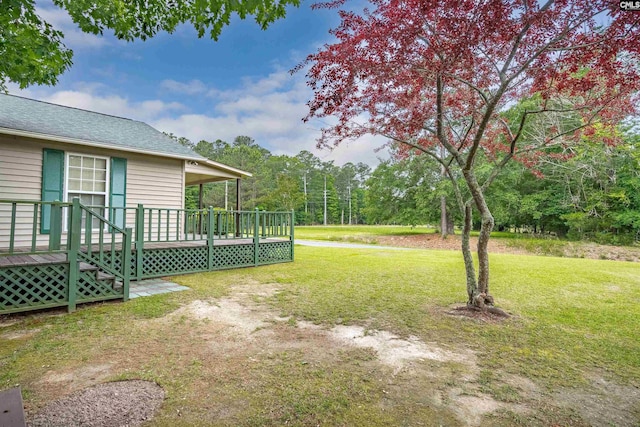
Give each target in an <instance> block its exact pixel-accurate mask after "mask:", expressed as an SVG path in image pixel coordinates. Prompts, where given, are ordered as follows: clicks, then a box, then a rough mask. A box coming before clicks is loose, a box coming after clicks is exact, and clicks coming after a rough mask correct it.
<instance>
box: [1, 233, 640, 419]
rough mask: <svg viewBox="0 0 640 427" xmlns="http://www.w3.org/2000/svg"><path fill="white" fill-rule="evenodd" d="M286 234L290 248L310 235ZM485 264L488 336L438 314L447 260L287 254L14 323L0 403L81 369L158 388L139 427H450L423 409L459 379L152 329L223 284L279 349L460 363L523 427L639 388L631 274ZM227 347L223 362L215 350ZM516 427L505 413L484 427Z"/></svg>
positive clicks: (186, 321)
mask: <svg viewBox="0 0 640 427" xmlns="http://www.w3.org/2000/svg"><path fill="white" fill-rule="evenodd" d="M390 228H391V227H390ZM408 230H409V229H407V230H406V231H407V232H411V231H408ZM296 231H297V236H298V237H300V238H302V236H301V235H305V233H307V235H308V234H312V233H313V231H312V230H311V231H298V229H297V230H296ZM387 231H388V230H386V231H384V232H387ZM394 232H398V231H394ZM491 263H492V293H493V294H494V295H495V296H496V298H497V301H498V303H499V305H501V306H502V307H503V308H505V309H506V310H508V311H510V312H512V313H514V317H513V318H512V319H510V320H508V321H505V322H502V323H491V322H488V323H482V322H479V321H474V320H471V319H466V318H460V317H457V316H450V315H447V314H446V313H445V312H446V311H447V310H448V307H450V306H451V305H452V304H453V303H463V301H464V299H465V291H464V287H463V283H464V272H463V269H462V260H461V257H460V255H459V254H458V253H456V252H453V251H420V250H409V251H396V252H394V251H387V250H382V249H374V250H357V249H332V248H311V247H296V262H295V263H290V264H282V265H272V266H265V267H260V268H250V269H239V270H228V271H220V272H212V273H204V274H193V275H188V276H181V277H176V278H174V280H175V281H177V282H178V283H180V284H182V285H185V286H189V287H191V288H192V290H191V291H186V292H178V293H173V294H165V295H158V296H153V297H146V298H139V299H136V300H132V301H130V302H128V303H126V304H121V303H108V304H96V305H86V306H82V307H81V308H80V310H79V311H78V312H76V313H72V314H69V315H67V314H64V315H60V316H58V315H55V316H52V315H51V314H49V313H43V314H36V315H21V316H13V317H12V318H11V319H17V322H16V323H15V324H12V325H9V326H4V327H2V328H0V389H4V388H7V387H10V386H13V385H15V384H20V385H21V386H22V388H23V390H24V391H25V400H26V404H27V407H28V408H37V407H39V406H41V405H43V404H44V403H46V402H48V401H50V400H52V399H55V398H58V397H59V396H60V395H61V394H64V393H66V392H69V391H70V387H71V384H69V383H65V382H64V381H58V382H56V381H53V380H51V381H48V382H47V381H44V380H45V379H51V375H52V373H56V374H60V373H73V376H72V377H73V378H75V380H74V381H82V379H83V378H84V375H85V374H84V373H83V372H85V371H84V370H85V369H86V367H87V366H102V365H107V366H110V368H109V369H108V375H107V376H105V377H104V378H102V377H99V376H98V377H96V376H95V375H94V376H93V379H89V380H87V381H88V382H87V384H88V383H91V382H92V381H93V382H96V381H98V382H99V381H104V380H114V379H126V378H144V379H149V380H153V381H157V382H158V383H159V384H161V385H162V386H163V387H164V388H165V390H166V391H167V400H166V401H165V403H164V405H163V407H162V410H161V412H160V414H159V415H158V416H157V418H156V419H154V421H152V422H151V423H150V424H149V425H154V426H174V425H176V426H180V425H185V426H187V425H238V426H269V425H274V426H275V425H294V426H295V425H297V426H306V425H367V426H381V425H418V424H419V423H424V424H425V425H434V424H437V423H439V424H442V425H456V424H457V423H458V422H459V421H457V420H459V418H456V417H455V416H454V414H453V413H452V412H451V410H450V409H448V408H446V407H445V406H443V405H442V404H435V403H434V401H433V400H430V399H428V398H427V396H429V395H430V393H434V390H435V391H438V390H440V391H443V390H448V389H450V388H451V387H457V386H459V384H460V378H461V377H462V376H464V375H469V373H468V372H466V373H465V368H464V367H461V366H459V365H457V364H455V363H444V364H442V363H436V362H425V365H424V366H426V368H425V369H427V370H429V371H430V375H424V376H420V375H417V374H415V373H406V374H405V373H403V372H400V373H398V374H396V375H391V373H390V372H387V371H385V370H384V369H382V368H380V366H379V365H378V364H377V363H376V360H375V359H376V356H375V354H374V353H372V352H371V351H367V350H363V349H356V348H347V349H343V350H338V349H334V348H317V347H314V346H313V345H309V346H307V347H299V346H296V345H292V346H290V347H286V346H285V347H282V348H280V347H277V348H263V349H262V350H260V351H256V352H250V351H249V347H251V345H250V342H249V344H247V349H243V347H242V343H240V344H237V343H235V344H234V342H235V341H234V338H233V336H232V337H230V338H228V340H229V342H227V341H219V335H215V334H216V333H217V332H215V331H216V330H215V328H214V329H212V328H213V327H214V325H212V324H210V322H206V321H203V320H196V319H193V318H191V317H188V316H175V317H170V316H169V317H167V314H169V313H171V312H173V311H175V310H176V309H177V308H179V307H181V306H184V305H187V304H189V303H191V302H192V301H194V300H211V301H217V300H219V299H220V298H223V297H225V296H228V295H230V294H231V293H232V292H233V289H232V288H233V286H235V285H238V284H245V285H250V286H253V287H254V288H256V289H262V288H265V289H266V288H268V287H277V288H278V289H279V290H280V291H279V292H276V293H274V294H272V295H266V296H260V297H256V300H257V301H259V302H260V303H261V304H265V305H268V306H270V307H272V309H274V310H276V311H277V312H279V313H281V314H282V316H289V317H288V319H287V318H286V317H285V319H286V320H283V321H282V322H280V323H277V324H274V325H273V326H270V327H269V328H270V329H273V330H274V331H275V332H273V333H274V334H276V335H277V336H281V335H282V336H289V337H293V338H292V339H291V341H290V342H291V343H303V342H306V341H305V339H307V338H308V337H304V336H298V335H296V334H300V333H301V332H300V331H299V329H298V328H297V324H298V323H299V322H301V321H307V322H313V323H315V324H318V325H322V326H323V327H329V326H331V325H337V324H345V325H351V324H357V325H362V326H365V327H366V328H368V329H369V330H376V329H380V330H387V331H390V332H393V333H395V334H397V335H399V336H401V337H408V336H415V337H417V338H418V339H420V340H421V341H422V342H424V343H437V345H438V346H439V347H442V348H446V349H466V350H470V351H473V352H474V353H475V354H476V360H477V361H476V363H477V370H478V372H476V373H475V374H474V375H475V379H474V380H473V381H472V383H471V384H470V385H468V387H470V389H469V391H468V393H470V394H471V395H477V393H483V394H486V395H490V396H492V397H493V398H494V399H496V400H498V401H501V402H507V403H525V404H527V405H529V406H530V407H531V408H532V410H533V414H534V415H533V418H534V419H535V420H537V424H538V425H551V424H558V425H583V424H585V423H584V422H583V421H584V420H582V421H580V420H581V418H580V414H579V413H578V414H576V413H575V412H573V411H569V410H567V409H566V408H564V407H561V406H559V405H558V404H557V402H555V400H554V394H553V393H555V391H557V390H564V389H572V390H581V391H584V392H585V393H586V392H590V390H591V387H592V385H591V384H592V379H593V378H594V376H596V377H598V378H603V379H605V380H606V381H610V382H613V383H615V384H619V385H620V386H621V387H622V386H625V385H629V386H633V387H637V386H638V385H640V342H639V341H638V339H637V331H638V330H640V264H637V263H627V262H614V261H602V260H589V259H568V258H552V257H544V258H542V257H534V256H520V255H503V254H496V255H492V256H491ZM278 334H280V335H278ZM256 339H257V338H256ZM230 345H235V347H233V348H234V349H235V350H234V351H228V350H226V349H227V347H226V346H230ZM416 366H417V367H419V366H423V365H416ZM417 367H416V368H415V369H417ZM434 373H435V374H434ZM513 375H516V376H519V377H523V378H526V379H528V380H530V381H533V382H534V383H535V384H536V385H537V386H538V387H539V388H540V390H541V393H542V395H543V396H546V397H544V398H543V399H541V400H535V401H534V400H531V399H530V398H528V397H527V395H526V393H524V392H523V390H521V389H519V388H518V387H517V386H514V385H513V384H510V383H509V382H508V381H507V379H508V378H509V377H510V376H513ZM591 392H592V390H591ZM443 393H444V391H443ZM474 393H475V394H474ZM445 403H446V402H445ZM636 405H637V402H636ZM638 410H640V407H638V406H636V409H635V411H638ZM605 413H606V412H605ZM634 414H635V416H637V417H638V418H637V419H640V413H637V412H634ZM521 420H522V415H519V414H517V413H512V412H509V411H505V412H499V413H495V414H493V415H492V416H490V417H486V418H485V424H483V425H511V424H518V423H520V421H521ZM576 420H577V421H576ZM581 423H582V424H581ZM522 425H526V422H524V421H522Z"/></svg>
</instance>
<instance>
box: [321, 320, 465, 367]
mask: <svg viewBox="0 0 640 427" xmlns="http://www.w3.org/2000/svg"><path fill="white" fill-rule="evenodd" d="M328 335H329V337H331V338H332V339H334V340H336V341H339V342H341V343H344V344H348V345H351V346H355V347H361V348H371V349H373V350H374V351H375V352H376V354H377V357H378V360H379V361H380V362H381V363H383V364H385V365H388V366H391V367H392V368H393V369H394V374H397V373H398V372H399V371H400V370H401V369H402V368H403V367H404V366H405V365H406V364H407V363H408V362H410V361H412V360H425V359H429V360H434V361H438V362H460V363H464V364H470V365H472V366H475V355H474V354H473V353H472V352H471V351H467V352H465V353H464V354H463V353H456V352H453V351H448V350H444V349H442V348H440V347H438V345H437V344H435V343H429V344H426V343H424V342H422V341H420V339H418V338H417V337H414V336H411V337H409V338H407V339H401V338H400V337H398V336H397V335H394V334H392V333H390V332H387V331H368V330H366V329H365V328H363V327H361V326H342V325H338V326H336V327H334V328H332V329H330V330H329V331H328Z"/></svg>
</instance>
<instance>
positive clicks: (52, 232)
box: [12, 200, 69, 251]
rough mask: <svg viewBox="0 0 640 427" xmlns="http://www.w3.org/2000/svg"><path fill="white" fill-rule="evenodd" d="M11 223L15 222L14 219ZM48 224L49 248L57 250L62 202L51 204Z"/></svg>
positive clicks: (59, 239)
mask: <svg viewBox="0 0 640 427" xmlns="http://www.w3.org/2000/svg"><path fill="white" fill-rule="evenodd" d="M12 219H13V218H12ZM12 224H15V221H13V222H12ZM49 224H50V228H49V250H50V251H59V250H60V241H61V240H62V204H61V203H60V202H59V201H58V200H56V201H55V202H53V203H52V204H51V215H50V219H49ZM13 229H14V228H13V227H12V230H13ZM12 242H13V241H12ZM67 249H69V248H67Z"/></svg>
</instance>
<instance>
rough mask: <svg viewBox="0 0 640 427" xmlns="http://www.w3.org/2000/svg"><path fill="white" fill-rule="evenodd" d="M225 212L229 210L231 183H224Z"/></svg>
mask: <svg viewBox="0 0 640 427" xmlns="http://www.w3.org/2000/svg"><path fill="white" fill-rule="evenodd" d="M224 210H225V211H227V210H229V181H225V182H224Z"/></svg>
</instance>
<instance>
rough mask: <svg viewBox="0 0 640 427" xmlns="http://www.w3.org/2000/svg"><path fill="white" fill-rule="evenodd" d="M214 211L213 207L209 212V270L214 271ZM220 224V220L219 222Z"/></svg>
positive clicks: (210, 207)
mask: <svg viewBox="0 0 640 427" xmlns="http://www.w3.org/2000/svg"><path fill="white" fill-rule="evenodd" d="M214 213H215V212H214V210H213V207H212V206H209V209H208V211H207V224H208V225H207V270H209V271H211V270H213V230H214V227H215V225H214V221H213V215H214ZM218 222H219V220H218Z"/></svg>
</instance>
